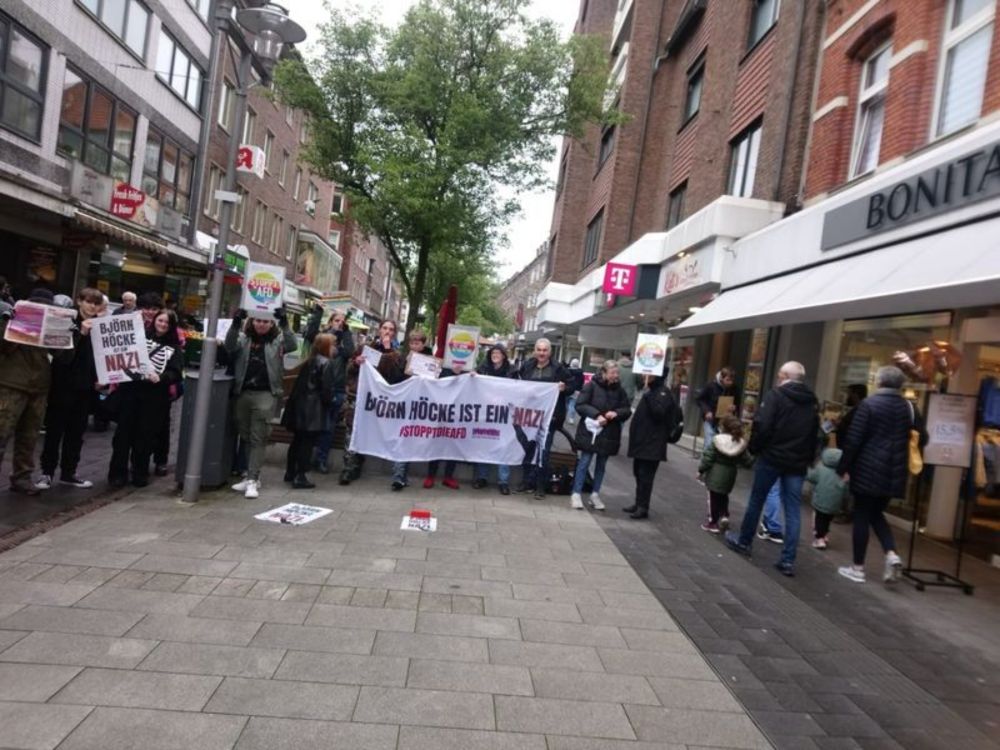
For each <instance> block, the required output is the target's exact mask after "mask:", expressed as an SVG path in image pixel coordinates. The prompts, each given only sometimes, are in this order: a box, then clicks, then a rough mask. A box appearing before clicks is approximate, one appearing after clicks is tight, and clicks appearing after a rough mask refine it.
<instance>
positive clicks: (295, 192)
mask: <svg viewBox="0 0 1000 750" xmlns="http://www.w3.org/2000/svg"><path fill="white" fill-rule="evenodd" d="M301 189H302V168H301V167H298V168H296V170H295V185H294V187H293V188H292V200H294V201H298V199H299V190H301Z"/></svg>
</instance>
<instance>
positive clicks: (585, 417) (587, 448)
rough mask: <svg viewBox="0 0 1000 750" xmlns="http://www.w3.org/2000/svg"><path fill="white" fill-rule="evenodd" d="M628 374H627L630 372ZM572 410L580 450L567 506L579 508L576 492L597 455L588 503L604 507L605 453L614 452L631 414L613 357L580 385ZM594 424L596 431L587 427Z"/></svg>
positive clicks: (579, 491)
mask: <svg viewBox="0 0 1000 750" xmlns="http://www.w3.org/2000/svg"><path fill="white" fill-rule="evenodd" d="M628 375H629V377H631V375H632V373H628ZM576 411H577V413H578V414H579V415H580V417H581V419H580V421H579V423H578V424H577V426H576V445H577V448H579V450H580V457H579V458H578V459H577V462H576V471H575V473H574V475H573V494H572V495H570V507H572V508H576V509H577V510H583V498H582V497H581V495H580V493H582V492H583V483H584V480H585V479H586V478H587V471H588V470H589V469H590V462H591V460H592V459H593V458H594V456H597V461H596V462H595V465H594V486H593V489H592V490H591V493H590V504H591V505H593V506H594V510H604V503H603V502H601V494H600V493H601V483H602V482H603V481H604V469H605V466H606V465H607V462H608V456H616V455H618V449H619V448H620V447H621V442H622V422H624V421H625V420H626V419H628V418H629V417H630V416H632V407H631V402H630V401H629V397H628V394H627V393H626V392H625V389H624V388H623V387H622V384H621V373H620V371H619V369H618V363H617V362H615V361H614V360H613V359H608V360H605V361H604V364H603V365H601V371H600V372H599V373H597V375H595V376H594V377H593V379H592V380H591V381H590V382H589V383H587V385H585V386H583V390H582V391H580V395H579V396H577V399H576ZM588 422H589V423H590V424H588ZM594 423H596V427H595V424H594ZM596 428H600V432H598V433H597V434H596V435H595V434H594V433H593V432H592V431H591V430H592V429H596Z"/></svg>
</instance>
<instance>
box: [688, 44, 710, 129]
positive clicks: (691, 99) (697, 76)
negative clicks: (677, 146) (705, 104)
mask: <svg viewBox="0 0 1000 750" xmlns="http://www.w3.org/2000/svg"><path fill="white" fill-rule="evenodd" d="M704 83H705V57H704V55H703V56H702V58H701V59H700V60H699V61H698V62H696V63H695V64H694V67H692V68H691V70H690V71H688V78H687V95H686V96H685V98H684V120H683V124H687V121H688V120H690V119H691V118H692V117H694V116H695V115H696V114H698V110H699V109H700V108H701V90H702V86H703V85H704ZM682 126H683V125H682Z"/></svg>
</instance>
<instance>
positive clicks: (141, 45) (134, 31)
mask: <svg viewBox="0 0 1000 750" xmlns="http://www.w3.org/2000/svg"><path fill="white" fill-rule="evenodd" d="M77 5H79V6H81V7H83V8H86V9H87V10H88V11H89V12H90V13H91V15H93V16H95V17H96V18H97V19H98V20H99V21H100V22H101V24H102V25H103V26H104V28H106V29H107V30H108V31H110V32H111V33H112V34H114V35H115V36H116V37H118V39H120V40H121V41H122V42H124V43H125V45H126V46H127V47H128V48H129V49H130V50H132V51H133V52H134V53H135V54H136V55H138V56H139V57H142V58H145V56H146V38H147V36H148V34H149V16H150V12H149V9H148V8H147V7H146V6H145V5H143V4H142V3H141V2H139V0H77Z"/></svg>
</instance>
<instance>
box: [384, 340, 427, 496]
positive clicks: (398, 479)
mask: <svg viewBox="0 0 1000 750" xmlns="http://www.w3.org/2000/svg"><path fill="white" fill-rule="evenodd" d="M406 343H407V346H408V347H409V350H410V354H422V355H424V356H425V357H433V356H434V350H433V349H431V348H430V347H429V346H427V334H426V333H425V332H424V331H421V330H420V329H419V328H415V329H413V330H412V331H410V336H409V338H408V339H407V340H406ZM407 358H409V355H407ZM379 364H381V362H380V363H379ZM409 377H411V376H409V375H407V376H406V378H409ZM409 470H410V464H409V462H407V461H394V462H393V464H392V491H393V492H399V491H400V490H402V489H403V488H404V487H408V486H409V485H410V482H409V476H408V474H409ZM431 486H433V484H432V485H431Z"/></svg>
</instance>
